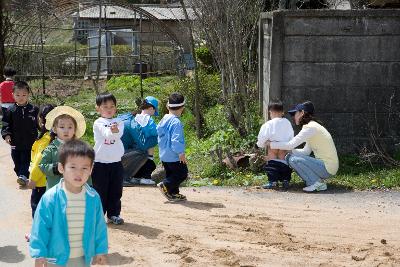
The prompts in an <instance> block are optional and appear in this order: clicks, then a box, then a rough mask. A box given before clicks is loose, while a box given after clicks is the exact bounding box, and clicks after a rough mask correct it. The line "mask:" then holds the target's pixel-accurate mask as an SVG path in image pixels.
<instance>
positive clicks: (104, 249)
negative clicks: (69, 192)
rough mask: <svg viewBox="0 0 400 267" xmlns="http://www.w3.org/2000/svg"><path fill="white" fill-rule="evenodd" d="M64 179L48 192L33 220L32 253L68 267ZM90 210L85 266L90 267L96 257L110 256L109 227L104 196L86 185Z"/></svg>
mask: <svg viewBox="0 0 400 267" xmlns="http://www.w3.org/2000/svg"><path fill="white" fill-rule="evenodd" d="M63 181H64V179H61V180H60V182H59V183H58V184H57V185H56V186H53V187H52V188H51V189H50V190H48V191H47V192H46V193H45V194H44V195H43V197H42V198H41V200H40V201H39V204H38V207H37V209H36V212H35V217H34V219H33V224H32V230H31V236H30V241H29V252H30V254H31V257H32V258H46V259H47V261H48V262H51V263H54V264H56V265H61V266H65V265H66V264H67V263H68V259H69V255H70V246H69V241H68V225H67V213H66V209H67V196H66V195H65V192H64V190H63V189H62V183H63ZM83 189H85V190H86V208H85V225H84V230H83V251H84V254H85V263H86V265H88V266H89V265H90V263H91V260H92V258H93V257H94V256H96V255H100V254H107V253H108V239H107V226H106V222H105V220H104V214H103V208H102V206H101V201H100V196H99V195H98V194H97V192H96V191H95V190H94V189H93V188H91V187H90V186H89V185H87V184H85V185H84V188H83Z"/></svg>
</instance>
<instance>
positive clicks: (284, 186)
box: [282, 180, 289, 190]
mask: <svg viewBox="0 0 400 267" xmlns="http://www.w3.org/2000/svg"><path fill="white" fill-rule="evenodd" d="M282 188H283V190H288V189H289V181H288V180H283V182H282Z"/></svg>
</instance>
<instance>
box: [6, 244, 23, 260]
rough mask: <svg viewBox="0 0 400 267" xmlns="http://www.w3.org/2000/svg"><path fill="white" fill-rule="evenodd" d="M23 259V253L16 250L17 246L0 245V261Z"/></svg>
mask: <svg viewBox="0 0 400 267" xmlns="http://www.w3.org/2000/svg"><path fill="white" fill-rule="evenodd" d="M24 259H25V255H24V254H22V252H21V251H19V250H18V248H17V246H5V247H0V262H6V263H18V262H21V261H23V260H24Z"/></svg>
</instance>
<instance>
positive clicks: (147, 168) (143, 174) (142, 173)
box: [134, 159, 157, 179]
mask: <svg viewBox="0 0 400 267" xmlns="http://www.w3.org/2000/svg"><path fill="white" fill-rule="evenodd" d="M156 167H157V166H156V164H155V163H154V161H153V160H151V159H148V160H147V161H146V163H145V164H144V165H143V166H142V167H141V168H140V169H139V170H138V172H137V173H136V174H135V175H134V177H135V178H145V179H151V174H152V173H153V171H154V170H155V169H156Z"/></svg>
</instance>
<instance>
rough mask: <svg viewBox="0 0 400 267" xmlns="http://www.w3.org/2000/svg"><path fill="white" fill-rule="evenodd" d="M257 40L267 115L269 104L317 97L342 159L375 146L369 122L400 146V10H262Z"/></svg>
mask: <svg viewBox="0 0 400 267" xmlns="http://www.w3.org/2000/svg"><path fill="white" fill-rule="evenodd" d="M259 38H260V39H259V54H260V57H259V85H260V89H261V90H260V91H261V94H260V100H261V101H262V103H263V107H264V108H263V110H264V116H265V117H266V112H265V108H266V107H267V105H268V102H269V99H273V98H279V99H281V100H282V101H283V102H284V104H285V107H286V109H287V108H290V107H291V106H293V105H294V104H296V103H299V102H303V101H305V100H311V101H312V102H313V103H314V104H315V107H316V112H317V116H318V117H319V118H320V119H321V120H322V122H323V123H324V126H325V127H326V128H327V129H328V130H329V131H330V133H331V134H332V136H333V138H334V140H335V144H336V146H337V148H338V151H339V152H340V153H342V154H345V153H354V152H357V151H359V150H360V148H361V147H363V146H364V145H368V144H369V129H370V128H371V127H369V126H367V125H368V123H369V124H370V125H372V127H375V126H376V125H379V129H380V130H381V131H382V133H383V134H382V136H381V140H380V141H382V142H383V143H385V144H386V145H387V147H388V148H389V150H392V149H394V144H395V143H400V141H399V139H400V113H399V112H400V10H346V11H343V10H294V11H276V12H272V13H262V14H261V19H260V35H259ZM390 107H391V108H390Z"/></svg>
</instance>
